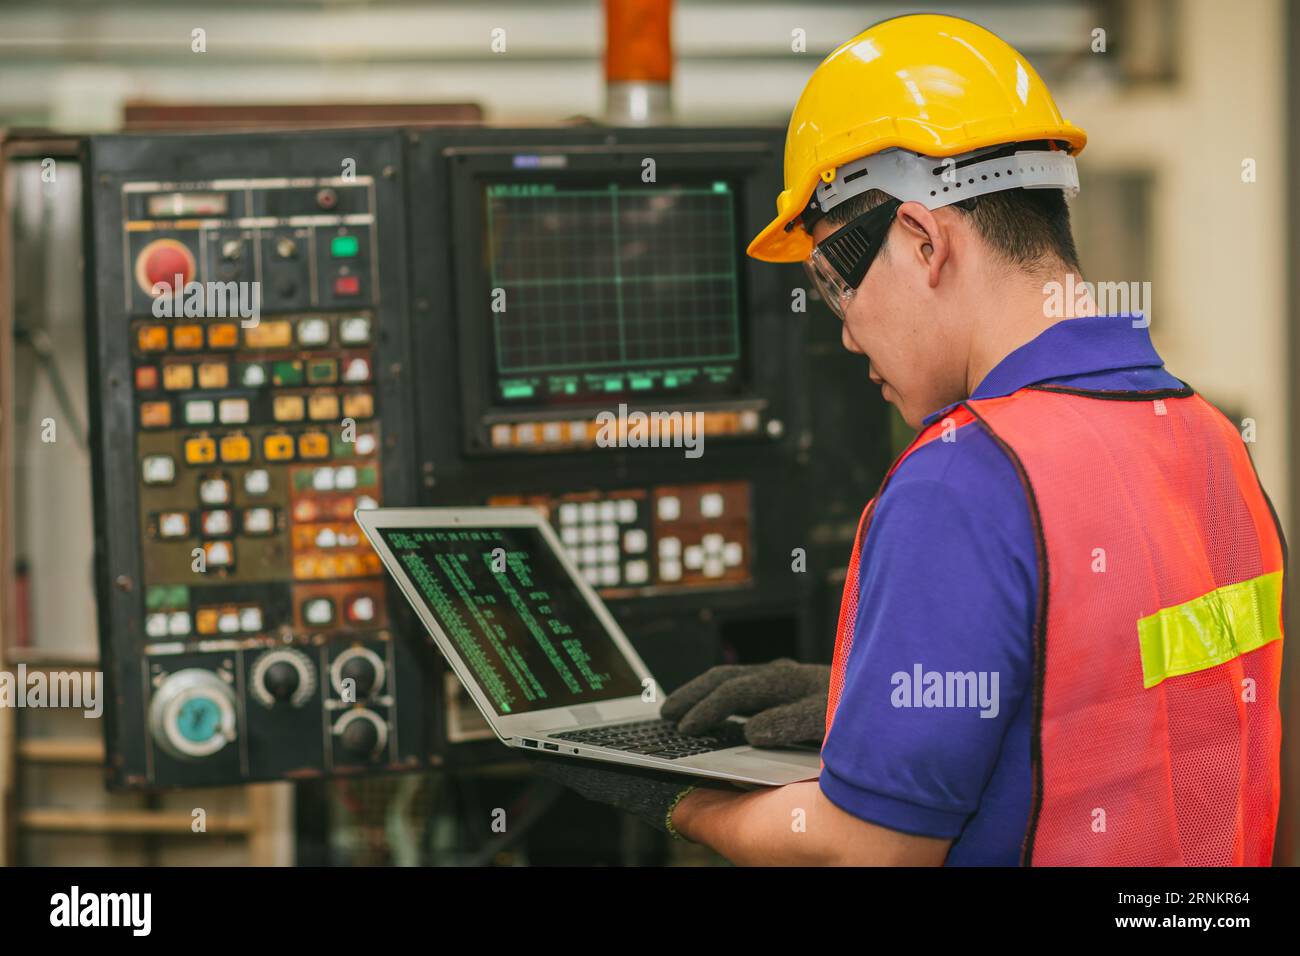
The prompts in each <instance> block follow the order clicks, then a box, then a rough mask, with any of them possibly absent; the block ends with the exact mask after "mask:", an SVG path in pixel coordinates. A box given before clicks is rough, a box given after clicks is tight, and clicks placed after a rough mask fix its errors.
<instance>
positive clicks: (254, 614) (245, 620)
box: [239, 607, 262, 632]
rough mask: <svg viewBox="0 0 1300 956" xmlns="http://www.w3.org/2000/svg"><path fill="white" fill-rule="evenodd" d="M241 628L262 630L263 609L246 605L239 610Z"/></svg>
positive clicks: (249, 630)
mask: <svg viewBox="0 0 1300 956" xmlns="http://www.w3.org/2000/svg"><path fill="white" fill-rule="evenodd" d="M239 629H240V630H241V631H248V632H252V631H260V630H261V629H262V609H261V608H260V607H246V608H242V609H240V612H239Z"/></svg>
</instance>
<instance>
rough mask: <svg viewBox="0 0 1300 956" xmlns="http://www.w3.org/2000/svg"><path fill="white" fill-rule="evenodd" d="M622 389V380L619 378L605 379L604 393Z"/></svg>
mask: <svg viewBox="0 0 1300 956" xmlns="http://www.w3.org/2000/svg"><path fill="white" fill-rule="evenodd" d="M622 387H623V380H622V379H621V378H607V379H605V391H607V392H617V391H618V390H619V389H621V388H622Z"/></svg>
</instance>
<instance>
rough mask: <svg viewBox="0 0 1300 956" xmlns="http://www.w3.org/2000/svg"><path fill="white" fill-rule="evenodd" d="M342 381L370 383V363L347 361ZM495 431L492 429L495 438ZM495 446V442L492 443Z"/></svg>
mask: <svg viewBox="0 0 1300 956" xmlns="http://www.w3.org/2000/svg"><path fill="white" fill-rule="evenodd" d="M343 381H345V382H368V381H370V363H369V362H367V361H366V360H365V359H363V358H353V359H348V363H347V364H346V365H345V366H343ZM495 434H496V429H495V428H494V429H493V436H494V437H495ZM509 436H510V427H509V426H508V425H507V426H506V437H507V438H509ZM494 444H495V442H494Z"/></svg>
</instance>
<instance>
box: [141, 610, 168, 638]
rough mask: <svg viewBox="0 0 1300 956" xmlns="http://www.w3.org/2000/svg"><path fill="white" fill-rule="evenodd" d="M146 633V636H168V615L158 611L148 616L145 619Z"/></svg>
mask: <svg viewBox="0 0 1300 956" xmlns="http://www.w3.org/2000/svg"><path fill="white" fill-rule="evenodd" d="M144 633H145V636H146V637H166V636H167V615H166V614H163V613H158V614H150V615H149V616H148V617H146V618H145V619H144Z"/></svg>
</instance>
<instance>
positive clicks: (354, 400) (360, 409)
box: [343, 392, 375, 418]
mask: <svg viewBox="0 0 1300 956" xmlns="http://www.w3.org/2000/svg"><path fill="white" fill-rule="evenodd" d="M374 414H375V399H374V396H373V395H371V394H370V393H369V392H355V393H353V394H352V395H344V396H343V417H344V418H370V417H371V416H372V415H374Z"/></svg>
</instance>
